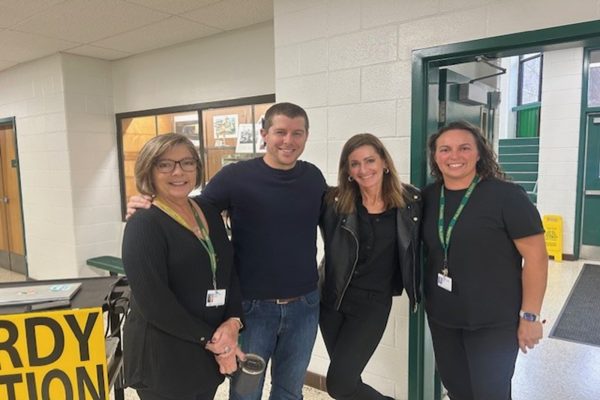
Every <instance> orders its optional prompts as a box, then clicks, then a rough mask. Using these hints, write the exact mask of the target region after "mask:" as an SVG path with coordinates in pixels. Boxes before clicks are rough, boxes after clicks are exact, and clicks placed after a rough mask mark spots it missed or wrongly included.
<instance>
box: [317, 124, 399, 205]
mask: <svg viewBox="0 0 600 400" xmlns="http://www.w3.org/2000/svg"><path fill="white" fill-rule="evenodd" d="M362 146H371V147H373V148H374V149H375V152H376V153H377V154H379V157H381V159H382V160H383V162H384V163H385V165H386V167H387V169H388V170H389V172H388V173H384V174H383V187H382V197H383V201H384V203H385V208H386V210H389V209H390V208H396V207H397V208H402V207H404V206H405V205H406V202H405V200H404V192H403V189H402V184H401V183H400V178H398V172H397V171H396V167H395V166H394V161H393V160H392V157H391V156H390V153H388V151H387V150H386V148H385V146H384V145H383V143H382V142H381V140H379V138H378V137H377V136H375V135H373V134H371V133H359V134H357V135H354V136H352V137H351V138H350V139H348V141H347V142H346V144H344V147H343V148H342V154H341V155H340V162H339V168H338V186H337V187H336V188H334V189H332V190H331V191H330V192H328V194H327V198H326V201H328V202H330V203H332V204H333V203H335V207H336V211H337V212H338V213H340V214H350V213H352V212H354V211H355V209H356V201H357V199H358V198H359V196H360V188H359V187H358V184H357V183H356V182H355V181H352V182H350V181H349V180H348V176H350V174H349V173H348V170H349V168H350V163H349V161H348V158H349V157H350V153H352V152H353V151H354V150H356V149H358V148H359V147H362Z"/></svg>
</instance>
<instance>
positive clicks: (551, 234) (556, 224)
mask: <svg viewBox="0 0 600 400" xmlns="http://www.w3.org/2000/svg"><path fill="white" fill-rule="evenodd" d="M543 223H544V230H545V231H546V233H545V234H544V237H545V239H546V249H547V250H548V255H550V256H553V257H554V260H556V261H562V247H563V221H562V217H561V216H560V215H544V220H543Z"/></svg>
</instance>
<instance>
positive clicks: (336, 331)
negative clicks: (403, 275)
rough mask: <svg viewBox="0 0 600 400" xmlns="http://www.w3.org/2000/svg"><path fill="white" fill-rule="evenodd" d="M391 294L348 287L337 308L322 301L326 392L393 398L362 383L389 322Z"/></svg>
mask: <svg viewBox="0 0 600 400" xmlns="http://www.w3.org/2000/svg"><path fill="white" fill-rule="evenodd" d="M391 306H392V297H391V296H385V295H381V294H377V293H374V292H369V291H365V290H359V289H353V288H348V290H347V291H346V294H345V296H344V300H343V301H342V305H341V307H340V309H339V310H338V311H336V310H335V309H333V308H331V307H329V306H326V305H324V304H321V315H320V322H319V324H320V327H321V334H322V335H323V341H324V342H325V346H326V347H327V352H328V353H329V358H330V360H331V362H330V364H329V370H328V371H327V392H328V393H329V395H330V396H331V397H333V398H335V399H343V400H345V399H348V400H350V399H352V400H367V399H390V397H386V396H383V395H382V394H381V393H379V392H378V391H376V390H375V389H373V388H372V387H371V386H369V385H367V384H365V383H363V381H362V379H361V377H360V375H361V374H362V372H363V370H364V369H365V366H366V365H367V362H369V359H370V358H371V356H372V355H373V352H374V351H375V349H376V348H377V345H378V344H379V341H380V340H381V337H382V336H383V332H384V331H385V326H386V324H387V320H388V316H389V314H390V308H391Z"/></svg>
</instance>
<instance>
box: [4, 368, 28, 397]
mask: <svg viewBox="0 0 600 400" xmlns="http://www.w3.org/2000/svg"><path fill="white" fill-rule="evenodd" d="M22 381H23V377H22V376H21V374H15V375H4V376H0V386H1V385H6V393H7V394H8V400H16V399H17V395H16V393H15V383H19V382H22Z"/></svg>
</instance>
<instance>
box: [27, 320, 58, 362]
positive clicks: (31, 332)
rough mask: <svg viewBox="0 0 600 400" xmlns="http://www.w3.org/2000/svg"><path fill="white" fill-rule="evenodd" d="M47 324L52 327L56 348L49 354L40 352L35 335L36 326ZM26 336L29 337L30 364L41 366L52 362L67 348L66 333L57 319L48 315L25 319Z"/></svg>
mask: <svg viewBox="0 0 600 400" xmlns="http://www.w3.org/2000/svg"><path fill="white" fill-rule="evenodd" d="M38 325H39V326H46V327H47V328H50V330H51V331H52V334H53V335H54V348H53V349H52V351H51V352H50V354H48V355H47V356H45V357H43V356H40V355H39V354H38V348H37V340H36V335H35V328H36V326H38ZM25 337H26V338H27V353H28V355H29V365H30V366H32V367H39V366H40V365H48V364H52V363H53V362H55V361H56V360H58V359H59V357H60V356H61V355H62V353H63V350H64V349H65V335H64V333H63V331H62V329H61V327H60V325H59V324H58V322H56V321H55V320H53V319H52V318H48V317H34V318H28V319H26V320H25Z"/></svg>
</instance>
